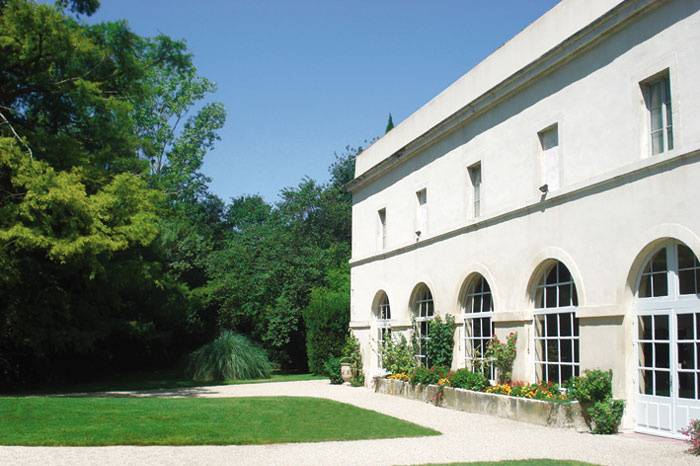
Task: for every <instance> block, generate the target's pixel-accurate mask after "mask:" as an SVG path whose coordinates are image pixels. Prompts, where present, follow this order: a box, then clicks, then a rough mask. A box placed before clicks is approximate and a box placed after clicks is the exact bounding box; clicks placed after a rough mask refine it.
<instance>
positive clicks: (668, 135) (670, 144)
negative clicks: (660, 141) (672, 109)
mask: <svg viewBox="0 0 700 466" xmlns="http://www.w3.org/2000/svg"><path fill="white" fill-rule="evenodd" d="M669 121H670V114H669ZM666 141H667V144H668V148H667V149H668V150H671V149H673V128H672V127H671V126H669V127H667V128H666Z"/></svg>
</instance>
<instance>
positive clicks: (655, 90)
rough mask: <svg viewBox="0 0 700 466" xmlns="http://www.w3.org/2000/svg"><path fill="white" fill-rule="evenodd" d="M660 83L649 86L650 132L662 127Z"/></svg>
mask: <svg viewBox="0 0 700 466" xmlns="http://www.w3.org/2000/svg"><path fill="white" fill-rule="evenodd" d="M661 92H662V91H661V82H660V81H657V82H655V83H653V84H651V85H650V86H649V114H650V115H651V130H652V131H654V130H657V129H660V128H661V127H662V126H663V115H662V113H661V112H662V103H663V100H662V95H661Z"/></svg>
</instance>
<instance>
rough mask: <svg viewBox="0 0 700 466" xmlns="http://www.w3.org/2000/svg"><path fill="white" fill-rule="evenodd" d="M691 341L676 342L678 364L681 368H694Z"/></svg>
mask: <svg viewBox="0 0 700 466" xmlns="http://www.w3.org/2000/svg"><path fill="white" fill-rule="evenodd" d="M694 346H695V345H694V344H692V343H679V344H678V365H679V367H680V368H681V369H695V353H694V352H693V347H694Z"/></svg>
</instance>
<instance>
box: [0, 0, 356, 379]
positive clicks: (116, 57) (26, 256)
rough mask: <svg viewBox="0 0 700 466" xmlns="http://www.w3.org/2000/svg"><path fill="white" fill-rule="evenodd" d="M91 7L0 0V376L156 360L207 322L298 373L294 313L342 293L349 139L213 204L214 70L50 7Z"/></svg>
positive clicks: (55, 374)
mask: <svg viewBox="0 0 700 466" xmlns="http://www.w3.org/2000/svg"><path fill="white" fill-rule="evenodd" d="M98 7H99V1H98V0H61V1H59V2H57V4H56V5H55V6H51V5H40V4H37V3H35V2H33V1H31V0H0V56H2V63H1V64H0V387H5V388H6V387H10V386H21V385H31V384H38V383H47V382H48V383H51V382H53V381H65V380H76V379H78V378H85V377H94V376H98V375H100V374H102V373H111V372H114V371H119V370H132V369H143V368H148V367H155V366H158V367H163V366H166V365H172V364H175V363H177V362H178V361H179V360H180V358H181V356H182V355H183V354H185V353H186V352H188V351H189V350H191V349H192V348H195V347H197V346H199V345H201V344H202V343H204V342H205V341H208V340H211V339H213V338H214V337H215V336H216V335H217V334H219V333H220V332H222V331H225V330H233V331H236V332H239V333H243V334H245V335H247V336H248V337H250V338H251V339H253V340H254V341H256V342H257V343H259V344H261V345H262V347H263V348H265V350H266V351H267V352H268V354H269V355H270V357H271V359H272V361H273V362H274V363H276V364H277V365H279V366H281V367H284V368H296V369H304V368H305V367H306V364H307V359H306V344H305V328H306V326H305V322H304V319H305V315H306V316H315V315H316V314H315V313H316V312H321V311H314V310H313V309H316V310H318V309H319V307H318V306H319V304H318V301H319V299H321V297H322V296H323V295H324V293H327V292H332V293H336V294H337V293H339V292H340V291H339V290H343V291H342V293H346V288H342V287H339V285H338V282H342V281H343V279H345V280H346V279H347V267H346V264H347V260H348V258H349V253H350V197H349V194H348V193H347V192H345V190H344V189H343V186H344V184H345V183H347V182H348V181H349V180H350V179H352V176H353V171H354V158H355V156H356V155H357V153H358V152H359V151H360V150H361V149H359V148H358V149H354V148H347V150H346V151H345V153H344V154H343V155H341V156H338V157H337V160H336V162H335V163H334V164H333V165H332V166H331V168H330V171H331V173H330V174H331V177H330V181H329V182H328V183H318V182H316V181H314V180H311V179H304V180H302V181H301V182H300V183H299V184H298V185H297V186H295V187H290V188H286V189H283V190H282V191H281V192H280V196H279V200H278V201H277V202H276V203H274V204H270V203H268V202H266V201H265V200H264V199H262V198H261V197H259V196H242V197H239V198H236V199H233V200H232V201H231V202H230V203H229V204H228V205H227V204H226V203H225V202H224V201H222V200H221V199H219V198H218V197H217V196H215V195H214V194H212V193H211V192H210V191H209V187H208V183H209V180H208V179H207V178H206V177H205V176H204V175H203V174H202V172H201V168H202V164H203V160H204V157H205V156H206V154H207V153H208V152H209V151H210V150H211V148H212V147H213V145H214V144H215V142H216V141H217V140H218V138H219V130H220V129H221V128H222V127H223V124H224V121H225V118H226V114H225V111H224V108H223V106H222V105H221V104H219V103H216V102H210V101H208V99H209V96H210V95H211V93H212V92H214V91H215V89H216V87H215V85H214V83H212V82H210V81H208V80H207V79H206V78H203V77H201V76H199V75H198V74H197V70H196V68H195V67H194V65H193V63H192V57H191V55H190V53H189V52H188V50H187V48H186V46H185V44H184V43H183V42H181V41H177V40H173V39H171V38H169V37H166V36H157V37H152V38H146V37H141V36H138V35H136V34H134V33H133V32H132V31H131V30H130V29H129V28H128V26H127V24H126V23H125V22H106V23H100V24H96V25H87V24H85V23H84V22H81V21H80V20H79V19H76V18H74V17H71V16H70V15H69V14H68V13H69V12H72V13H75V14H87V15H89V14H92V13H93V12H94V11H95V10H96V9H97V8H98ZM338 270H342V271H343V272H337V271H338ZM331 271H336V272H333V273H331ZM339 273H344V274H345V276H344V278H343V277H341V276H340V275H338V274H339ZM324 287H328V290H331V291H327V292H324V291H323V290H324ZM312 290H316V291H314V292H313V293H312ZM314 293H315V295H314ZM346 294H347V293H346ZM314 296H316V298H314ZM310 299H311V300H312V301H313V302H314V303H315V304H314V306H315V307H314V306H310V307H309V302H310ZM314 300H315V301H314ZM307 307H309V309H308V310H307V311H306V313H305V312H304V309H306V308H307ZM334 309H335V310H334V311H332V312H336V313H338V314H341V315H342V316H341V317H340V318H341V319H346V320H347V315H346V314H347V313H348V312H349V310H348V309H347V308H343V306H342V305H339V306H335V307H334ZM323 311H324V312H326V314H327V313H328V312H329V311H328V310H327V309H324V310H323ZM327 317H328V316H326V317H324V318H327ZM341 321H342V320H341Z"/></svg>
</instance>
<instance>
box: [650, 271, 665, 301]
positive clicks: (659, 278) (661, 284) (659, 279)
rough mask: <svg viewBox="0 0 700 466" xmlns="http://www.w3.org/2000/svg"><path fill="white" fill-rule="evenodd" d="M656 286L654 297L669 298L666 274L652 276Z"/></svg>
mask: <svg viewBox="0 0 700 466" xmlns="http://www.w3.org/2000/svg"><path fill="white" fill-rule="evenodd" d="M651 280H652V282H653V286H654V296H668V278H667V276H666V274H665V273H655V274H653V275H652V276H651Z"/></svg>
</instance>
